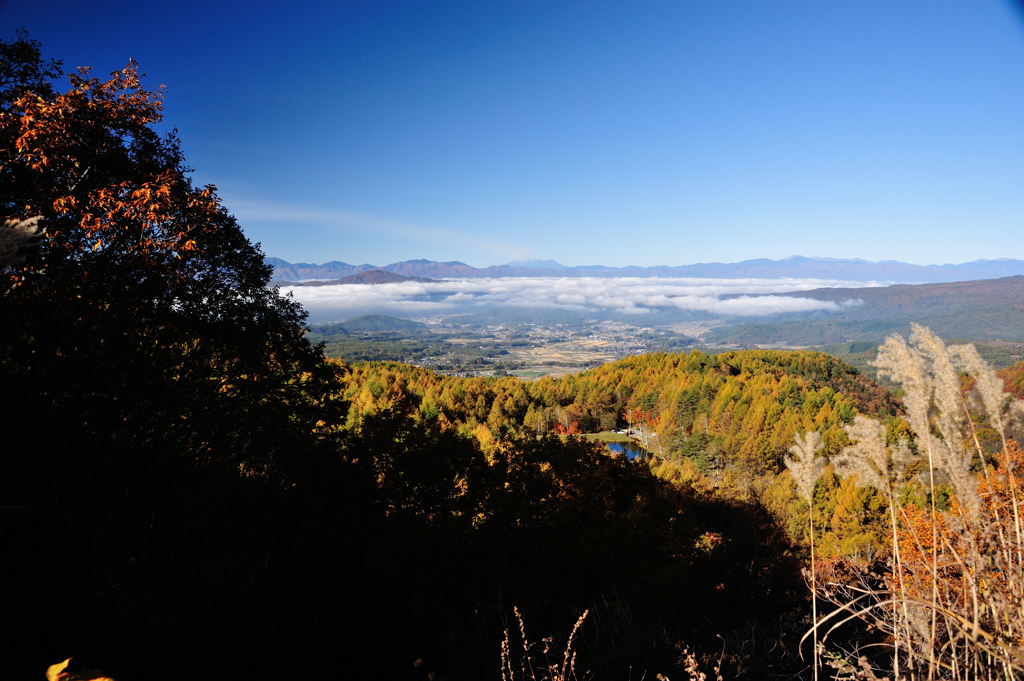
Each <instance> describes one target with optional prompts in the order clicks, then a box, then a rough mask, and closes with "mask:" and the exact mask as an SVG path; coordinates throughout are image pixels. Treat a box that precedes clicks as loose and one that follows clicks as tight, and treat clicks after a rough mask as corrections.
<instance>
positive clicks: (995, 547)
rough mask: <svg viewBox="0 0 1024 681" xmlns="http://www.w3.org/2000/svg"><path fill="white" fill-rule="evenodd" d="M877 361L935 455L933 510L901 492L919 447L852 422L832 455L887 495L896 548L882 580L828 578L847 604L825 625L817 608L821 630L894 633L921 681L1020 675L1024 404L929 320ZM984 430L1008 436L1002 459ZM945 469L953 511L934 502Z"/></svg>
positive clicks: (910, 673)
mask: <svg viewBox="0 0 1024 681" xmlns="http://www.w3.org/2000/svg"><path fill="white" fill-rule="evenodd" d="M875 366H877V367H878V369H879V373H880V374H882V375H884V376H887V377H889V378H891V379H893V380H894V381H896V382H898V383H900V384H901V385H902V387H903V389H904V392H905V395H904V398H903V401H904V405H905V407H906V416H905V420H906V422H907V424H908V425H909V426H910V428H911V430H912V431H913V433H914V437H915V441H916V444H917V449H918V451H919V452H920V453H921V454H924V455H926V457H927V466H928V471H927V480H928V490H929V493H930V499H929V502H928V504H927V506H928V508H927V510H921V509H918V508H916V507H914V506H908V507H903V506H901V505H900V503H899V490H900V489H901V487H902V486H903V485H904V484H905V483H907V482H908V476H909V475H910V474H911V472H912V471H913V470H914V465H915V457H914V456H913V455H912V454H911V449H910V446H909V443H907V442H906V441H901V442H896V443H893V442H888V441H887V440H886V431H885V427H884V426H882V425H881V424H880V423H878V422H877V421H874V420H873V419H868V418H866V417H863V416H858V417H856V419H855V420H854V423H853V424H851V425H849V426H847V427H846V430H847V434H848V435H849V437H850V440H851V441H852V442H853V444H852V445H851V446H850V447H847V448H846V449H844V450H843V452H842V453H841V454H840V455H839V456H837V457H835V458H834V459H833V463H834V464H835V466H836V470H837V472H838V473H840V474H841V475H853V476H855V477H857V478H858V480H859V482H860V483H861V484H866V485H870V486H872V487H875V488H876V489H878V490H879V491H880V492H881V493H882V494H883V495H884V496H885V498H886V500H887V501H888V503H889V512H890V521H891V523H892V532H893V549H892V551H893V555H892V559H891V561H890V569H889V572H888V574H887V576H886V582H885V587H884V588H879V589H860V588H849V586H848V585H846V586H845V588H844V585H839V584H834V583H833V584H830V585H829V589H831V591H829V593H830V594H833V596H832V600H833V601H834V602H836V603H837V605H839V606H840V609H839V610H838V611H837V612H834V613H832V614H830V615H828V616H827V617H825V618H823V619H822V620H820V621H819V620H818V619H817V617H816V616H815V626H814V633H815V635H816V634H817V630H818V628H819V627H822V625H823V624H825V623H826V622H831V625H830V626H831V628H830V629H829V630H828V632H831V631H832V630H834V628H835V627H836V626H838V624H839V623H842V622H844V621H847V620H848V619H849V618H850V617H860V618H863V619H865V620H867V621H868V622H869V623H870V624H871V625H873V626H875V627H877V628H879V629H881V630H884V631H888V632H890V633H891V634H892V637H893V643H892V673H893V674H894V676H895V678H897V679H904V678H909V679H918V678H919V676H918V674H919V670H923V668H924V666H925V664H927V669H928V671H927V678H928V679H935V678H944V679H945V678H949V679H958V680H959V679H963V680H964V681H967V680H969V679H975V680H977V679H997V678H1002V679H1005V680H1006V681H1010V680H1014V679H1019V678H1021V677H1022V676H1024V542H1022V536H1024V531H1022V527H1021V512H1020V503H1019V499H1018V495H1019V494H1020V493H1021V486H1020V484H1019V483H1018V481H1017V477H1016V476H1015V474H1014V472H1015V470H1016V468H1017V467H1019V466H1021V465H1024V451H1022V450H1021V448H1020V447H1019V445H1018V444H1017V443H1016V442H1014V441H1013V440H1010V439H1009V438H1008V437H1007V429H1008V428H1009V427H1010V419H1011V416H1012V415H1021V414H1024V408H1022V406H1021V404H1020V403H1019V402H1017V401H1015V400H1012V399H1011V397H1010V396H1009V395H1008V394H1005V393H1004V392H1003V385H1002V381H1001V380H1000V379H999V378H998V376H996V374H995V372H994V371H992V369H991V368H990V367H989V366H988V365H987V364H986V363H985V362H984V361H983V360H982V359H981V358H980V357H979V356H978V353H977V351H976V350H975V349H974V347H973V346H969V345H968V346H952V347H949V348H947V347H946V346H945V344H944V343H943V342H942V341H941V340H940V339H939V338H938V337H936V336H935V335H934V334H932V333H931V332H930V331H929V330H928V329H925V328H924V327H921V326H917V325H914V327H913V333H912V334H911V337H910V343H909V344H908V343H907V342H906V341H904V339H902V338H900V337H899V336H893V337H891V338H889V339H888V340H887V341H886V343H885V344H884V345H883V346H882V347H881V348H880V349H879V354H878V358H877V360H876V361H875ZM968 388H969V389H968ZM982 427H985V428H990V429H991V430H992V431H995V432H996V433H998V435H999V438H1000V440H999V441H1000V443H1001V452H1000V453H999V454H998V455H995V456H990V455H989V454H988V453H986V451H985V448H984V447H983V446H982V439H981V438H980V437H979V429H980V428H982ZM798 445H799V441H798ZM975 469H980V474H975V473H974V470H975ZM940 474H941V476H942V477H943V478H945V479H946V480H948V481H949V484H950V485H951V487H952V489H953V492H954V496H953V499H952V502H951V505H950V508H949V509H948V510H947V511H945V512H940V511H939V509H938V507H937V502H936V498H937V493H936V492H937V485H936V481H937V477H938V475H940ZM836 595H839V596H840V598H838V599H836V597H835V596H836ZM828 632H826V636H825V638H827V636H828ZM808 633H809V634H810V633H811V632H808ZM864 673H865V674H867V673H872V674H873V672H870V670H867V671H865V672H864ZM864 678H867V677H866V676H865V677H864Z"/></svg>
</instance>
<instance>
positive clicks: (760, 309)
mask: <svg viewBox="0 0 1024 681" xmlns="http://www.w3.org/2000/svg"><path fill="white" fill-rule="evenodd" d="M871 285H880V284H876V283H874V282H869V283H865V282H849V281H830V280H823V279H667V278H636V277H619V278H602V277H582V278H581V277H562V278H558V277H502V278H494V279H451V280H445V281H436V282H411V281H410V282H400V283H395V284H372V285H371V284H348V285H335V286H317V287H313V286H289V287H284V288H282V289H281V292H282V293H288V292H291V293H292V295H293V296H294V297H295V299H296V300H298V301H299V302H300V303H302V305H303V307H305V308H306V310H308V311H309V312H310V317H311V319H312V320H314V321H328V320H343V319H347V318H349V317H352V316H356V315H360V314H382V315H391V316H395V317H419V316H431V315H443V314H447V313H450V314H457V313H465V312H474V311H483V310H486V309H493V308H496V307H505V308H533V309H547V310H567V311H568V310H572V311H578V312H593V313H598V312H603V313H606V314H607V313H616V312H617V313H622V314H632V315H635V314H641V315H643V314H649V313H651V312H657V311H667V310H687V311H691V312H699V313H705V314H711V315H715V316H738V317H749V316H763V315H772V314H779V313H793V312H813V311H819V310H820V311H839V310H841V309H843V308H846V307H852V306H855V305H859V304H860V303H861V301H859V300H856V299H852V298H851V299H850V300H846V301H843V302H841V303H835V302H831V301H823V300H815V299H813V298H800V297H795V296H790V295H785V294H787V293H793V292H797V291H807V290H811V289H816V288H824V287H840V288H849V287H863V286H871Z"/></svg>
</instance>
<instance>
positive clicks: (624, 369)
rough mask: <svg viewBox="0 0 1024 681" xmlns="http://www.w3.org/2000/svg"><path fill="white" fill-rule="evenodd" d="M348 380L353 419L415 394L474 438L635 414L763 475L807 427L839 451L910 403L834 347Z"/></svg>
mask: <svg viewBox="0 0 1024 681" xmlns="http://www.w3.org/2000/svg"><path fill="white" fill-rule="evenodd" d="M345 386H346V387H345V395H344V396H345V398H346V399H348V400H351V403H352V408H351V410H350V412H349V417H348V418H349V422H348V425H349V427H354V428H357V427H358V425H359V421H360V419H361V418H362V417H364V416H365V415H368V414H375V413H378V412H380V411H382V410H387V409H390V408H394V406H395V405H397V404H399V403H400V402H405V401H408V404H409V406H410V408H412V409H414V410H415V411H416V412H417V413H418V415H419V417H420V418H423V419H426V420H430V421H433V420H437V421H439V422H440V423H441V424H443V425H444V424H448V425H450V426H451V427H455V428H458V429H459V430H461V431H463V432H464V433H465V434H467V435H468V434H474V433H475V434H477V435H480V434H481V431H480V430H479V426H481V425H484V426H486V429H487V430H488V431H490V433H491V435H492V436H495V437H498V436H500V435H501V434H502V433H503V432H508V431H531V432H535V433H537V434H542V433H545V432H551V431H555V432H567V431H569V430H576V431H581V432H593V431H598V430H606V429H610V428H615V427H620V426H624V425H626V424H627V422H629V421H632V422H633V424H634V426H635V425H636V424H637V423H641V425H642V426H643V427H646V428H649V429H651V430H653V431H654V432H655V433H656V435H657V437H655V438H652V443H653V444H652V449H655V450H656V451H658V453H661V454H663V455H664V454H668V453H669V452H670V451H671V450H673V449H678V448H681V447H683V446H685V444H686V441H687V440H688V439H689V438H693V437H694V436H695V435H700V436H701V438H702V440H703V443H704V444H705V445H707V444H709V443H711V442H714V445H715V448H716V451H717V452H719V453H720V454H721V456H723V457H725V459H726V462H727V463H730V464H733V465H736V466H740V467H741V468H744V469H749V470H750V471H751V472H754V473H758V474H760V473H763V472H777V471H778V466H779V463H780V462H781V457H782V455H783V454H784V453H785V452H786V451H787V449H788V448H789V447H790V446H791V444H792V440H793V436H794V435H795V434H796V433H802V432H805V431H807V430H814V431H816V432H819V433H820V434H821V435H822V439H823V441H824V442H825V451H826V453H829V452H832V453H834V452H838V451H839V449H840V448H841V447H842V446H843V445H844V444H845V442H846V439H845V434H844V433H843V430H842V425H843V424H845V423H849V422H851V421H852V420H853V417H854V415H855V414H856V413H858V412H862V413H863V412H867V413H870V414H872V415H878V416H883V417H885V416H890V415H895V414H896V412H897V410H898V403H897V401H896V400H895V399H894V398H893V397H892V396H890V395H889V394H888V393H886V392H885V391H884V390H883V389H881V388H879V387H877V386H875V385H874V384H872V383H871V382H870V381H867V380H866V379H864V378H863V377H862V376H860V375H859V374H857V373H856V371H855V370H853V369H852V368H850V367H848V366H846V365H844V364H842V363H841V362H839V361H838V360H836V359H834V358H832V357H830V356H828V355H823V354H820V353H810V352H782V351H766V350H757V351H742V352H730V353H725V354H722V355H717V356H713V357H712V356H708V355H706V354H704V353H702V352H699V351H693V352H691V353H689V354H662V353H657V354H649V355H643V356H638V357H630V358H626V359H623V360H621V361H619V362H615V363H612V364H608V365H605V366H602V367H599V368H597V369H592V370H590V371H586V372H583V373H580V374H576V375H573V376H567V377H565V378H560V379H552V378H545V379H541V380H539V381H536V382H532V383H526V382H523V381H521V380H519V379H517V378H514V377H494V378H456V377H450V376H442V375H439V374H436V373H434V372H432V371H429V370H426V369H421V368H417V367H411V366H408V365H403V364H396V363H367V364H358V365H353V366H350V367H348V368H347V375H346V378H345ZM574 424H575V426H574Z"/></svg>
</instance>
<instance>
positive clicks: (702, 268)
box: [266, 256, 1024, 284]
mask: <svg viewBox="0 0 1024 681" xmlns="http://www.w3.org/2000/svg"><path fill="white" fill-rule="evenodd" d="M266 261H267V262H268V263H269V264H271V265H273V266H274V278H275V279H277V280H287V281H301V280H308V279H339V278H341V277H347V276H350V275H353V274H358V273H359V272H364V271H366V270H373V269H381V270H386V271H388V272H393V273H395V274H400V275H402V276H405V277H426V278H429V279H443V278H458V279H475V278H480V277H695V278H711V279H734V278H748V277H749V278H765V279H777V278H789V277H791V278H796V279H837V280H843V281H864V282H869V281H871V282H887V283H908V284H909V283H940V282H954V281H974V280H978V279H998V278H1000V277H1010V276H1015V275H1024V261H1021V260H1013V259H1010V258H1000V259H998V260H975V261H973V262H968V263H962V264H959V265H954V264H947V265H913V264H910V263H904V262H896V261H892V260H886V261H881V262H868V261H866V260H836V259H831V258H808V257H804V256H793V257H790V258H785V259H783V260H769V259H767V258H760V259H756V260H744V261H743V262H738V263H698V264H694V265H680V266H667V265H659V266H654V267H605V266H603V265H586V266H580V267H564V266H561V265H558V263H555V265H558V266H557V267H555V266H553V267H538V266H536V265H539V264H542V262H543V261H526V262H525V263H523V264H521V265H519V264H516V263H510V264H508V265H492V266H490V267H483V268H478V267H471V266H470V265H467V264H465V263H462V262H457V261H452V262H436V261H433V260H406V261H403V262H396V263H392V264H390V265H385V266H384V267H380V268H377V267H374V266H373V265H349V264H347V263H343V262H337V261H335V262H329V263H325V264H323V265H313V264H308V263H295V264H292V263H288V262H285V261H284V260H280V259H279V258H267V259H266Z"/></svg>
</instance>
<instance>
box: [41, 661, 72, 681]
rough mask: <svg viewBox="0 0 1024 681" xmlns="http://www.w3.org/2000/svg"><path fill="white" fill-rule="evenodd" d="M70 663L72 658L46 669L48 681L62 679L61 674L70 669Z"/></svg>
mask: <svg viewBox="0 0 1024 681" xmlns="http://www.w3.org/2000/svg"><path fill="white" fill-rule="evenodd" d="M68 662H71V658H70V657H69V658H68V659H66V660H64V661H63V662H58V663H57V664H51V665H50V666H49V667H48V668H47V669H46V681H57V679H59V678H60V677H61V672H62V671H64V670H65V669H67V668H68Z"/></svg>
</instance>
